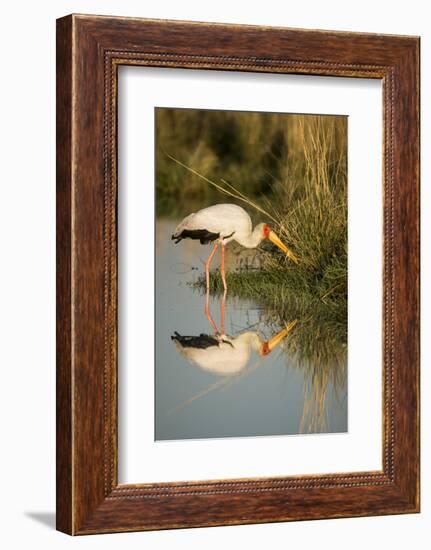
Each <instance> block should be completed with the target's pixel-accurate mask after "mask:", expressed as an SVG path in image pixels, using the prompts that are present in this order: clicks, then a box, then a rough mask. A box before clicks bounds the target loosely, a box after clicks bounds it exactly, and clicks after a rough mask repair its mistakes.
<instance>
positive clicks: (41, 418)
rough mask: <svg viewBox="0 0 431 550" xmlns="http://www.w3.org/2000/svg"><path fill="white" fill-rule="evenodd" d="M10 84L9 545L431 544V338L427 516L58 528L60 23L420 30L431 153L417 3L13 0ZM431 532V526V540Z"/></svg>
mask: <svg viewBox="0 0 431 550" xmlns="http://www.w3.org/2000/svg"><path fill="white" fill-rule="evenodd" d="M2 8H3V9H2V26H1V32H0V40H1V42H2V44H1V45H2V48H1V51H2V75H1V86H0V99H1V101H0V139H1V149H0V150H1V179H0V185H1V192H2V193H1V199H0V224H1V225H0V245H1V247H0V252H1V256H0V257H1V270H0V278H1V284H0V334H1V339H0V342H1V349H2V356H1V358H2V361H1V367H2V369H1V372H2V376H3V378H2V380H3V383H2V384H0V423H1V424H0V426H1V449H2V453H1V455H0V468H1V470H0V471H1V489H0V491H1V493H0V518H1V525H2V528H1V535H0V536H1V542H2V546H3V547H4V548H16V547H27V548H29V547H30V548H31V547H37V548H44V549H47V550H49V549H51V548H53V549H54V548H55V549H61V548H66V547H71V546H72V545H73V546H74V547H79V548H90V547H91V548H102V547H103V548H105V549H106V548H114V547H118V546H120V547H121V548H138V547H139V548H140V547H142V546H143V545H146V547H147V548H152V549H157V548H167V547H168V546H169V548H176V547H183V546H184V547H187V548H190V549H193V548H200V547H203V546H205V548H219V547H223V546H225V545H228V547H233V546H235V545H241V546H243V545H244V546H247V547H248V548H261V547H262V546H281V545H285V546H287V545H289V546H290V547H297V546H300V547H301V548H313V547H314V546H317V545H319V547H321V548H322V547H324V548H325V547H328V548H329V547H330V548H331V549H332V550H336V549H338V548H343V549H345V548H346V547H348V548H349V549H351V550H354V549H356V548H358V549H359V548H361V549H362V548H364V547H366V546H371V545H372V546H380V545H382V546H383V545H384V546H386V547H389V548H391V549H393V550H396V549H401V548H406V547H413V548H415V549H421V548H427V547H428V544H429V542H428V541H425V537H426V535H427V534H428V533H429V524H430V522H431V481H430V470H429V464H430V462H431V453H430V436H429V434H430V433H431V430H430V413H431V399H430V398H431V392H430V382H431V375H430V370H429V368H427V367H428V366H429V364H430V360H431V341H430V338H424V339H423V346H422V387H423V397H422V402H423V406H422V426H423V430H422V431H423V437H422V453H423V457H422V463H423V468H422V510H423V512H422V514H420V515H412V516H392V517H384V518H361V519H343V520H331V521H319V522H300V523H289V524H274V525H256V526H241V527H223V528H212V529H195V530H183V531H178V530H177V531H165V532H155V533H131V534H122V535H102V536H93V537H80V538H74V539H72V538H71V537H67V536H66V535H63V534H61V533H57V532H55V531H54V527H53V526H54V523H55V520H54V506H55V504H54V501H55V485H54V468H55V460H54V456H55V453H54V451H55V433H54V427H55V416H54V413H55V401H54V399H55V387H54V383H55V370H54V367H55V331H54V323H55V293H54V290H55V274H54V268H55V200H54V199H55V195H54V191H55V19H56V18H57V17H60V16H62V15H65V14H68V13H70V12H75V13H96V14H110V15H129V16H139V17H155V18H171V19H190V20H197V21H199V20H200V21H205V20H206V21H220V22H229V23H251V24H262V25H283V26H290V27H303V28H310V29H313V28H322V29H334V30H350V31H368V32H382V33H391V34H392V33H395V34H396V33H399V34H415V35H420V36H421V37H422V67H423V74H422V98H424V100H423V101H422V151H424V152H428V151H430V150H431V120H430V104H429V101H426V99H428V98H429V97H431V78H430V77H431V73H430V69H429V67H430V66H431V30H430V26H429V15H428V11H429V10H428V9H427V3H426V2H421V1H420V0H410V1H409V2H408V3H406V2H404V1H403V2H401V1H399V0H397V1H395V0H392V1H390V0H383V1H381V2H375V1H370V0H362V1H361V2H354V3H353V2H351V3H349V2H346V1H345V0H326V1H325V2H322V1H319V0H301V2H298V3H292V2H289V3H287V2H276V1H275V0H266V1H265V2H264V3H255V4H253V3H251V2H250V1H247V2H245V1H243V2H236V3H234V2H232V1H231V0H217V2H203V1H202V0H182V1H181V2H175V1H173V0H157V1H153V2H139V1H137V0H121V1H120V0H103V2H102V1H96V0H87V1H84V0H76V1H70V0H56V1H55V2H54V1H51V2H48V1H45V2H43V3H40V2H23V1H19V0H15V1H14V2H8V3H5V4H4V5H3V7H2ZM430 176H431V174H430V165H429V163H427V156H426V155H424V154H423V166H422V182H423V184H422V189H423V190H422V243H423V247H422V248H423V260H422V295H423V296H422V299H423V305H422V310H423V314H422V326H423V333H424V334H429V332H430V330H431V285H430V284H429V281H430V280H431V257H430V253H429V251H430V250H431V221H430V219H431V216H430V208H431V188H430V186H429V185H427V184H428V182H429V180H430ZM427 538H428V539H429V535H428V537H427Z"/></svg>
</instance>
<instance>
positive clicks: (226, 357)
mask: <svg viewBox="0 0 431 550" xmlns="http://www.w3.org/2000/svg"><path fill="white" fill-rule="evenodd" d="M225 300H226V293H224V295H223V298H222V300H221V305H220V308H221V331H219V330H218V328H217V325H216V323H215V322H214V319H213V318H212V316H211V312H210V309H209V298H208V293H207V298H206V305H205V313H206V315H207V318H208V320H209V322H210V324H211V326H212V327H213V329H214V334H213V335H210V334H206V333H201V334H199V335H197V336H184V335H181V334H180V333H178V332H175V333H174V335H173V336H171V339H172V341H173V342H174V343H175V345H176V347H177V350H178V351H179V352H180V353H181V355H183V357H185V358H186V359H187V361H188V362H190V363H192V364H194V365H196V366H198V367H199V368H201V369H202V370H204V371H207V372H211V373H213V374H218V375H223V376H232V375H237V374H239V373H241V372H242V371H243V370H245V369H246V367H247V364H248V363H249V361H250V357H251V355H252V352H255V353H256V354H257V355H258V356H260V357H264V356H266V355H268V354H269V353H271V352H272V351H273V350H274V349H275V348H276V347H277V346H278V345H279V344H280V342H281V341H282V340H283V338H285V337H286V336H287V334H288V333H289V332H290V331H291V330H292V329H293V327H294V326H295V325H296V323H297V321H296V320H295V321H292V322H290V323H289V324H288V325H286V327H285V328H284V329H283V330H281V331H280V332H278V333H277V334H276V335H274V336H273V337H272V338H270V339H269V340H265V339H264V338H263V337H262V336H261V335H260V334H259V332H257V331H245V332H242V333H240V334H238V335H236V336H229V335H227V334H225V328H224V325H225V322H224V317H225Z"/></svg>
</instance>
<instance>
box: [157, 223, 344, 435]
mask: <svg viewBox="0 0 431 550" xmlns="http://www.w3.org/2000/svg"><path fill="white" fill-rule="evenodd" d="M176 224H177V220H168V219H158V220H157V224H156V365H155V369H156V372H155V380H156V388H155V392H156V396H155V397H156V399H155V402H156V422H155V431H156V439H157V440H173V439H198V438H220V437H244V436H270V435H291V434H298V433H309V432H312V433H334V432H345V431H346V430H347V387H346V384H343V385H342V386H341V387H340V386H338V387H337V388H334V386H333V383H332V382H331V381H329V382H328V384H327V386H326V387H325V392H324V402H323V404H322V403H321V402H320V400H319V403H313V402H312V398H310V393H309V392H308V393H307V392H306V391H305V390H306V389H307V388H308V389H309V388H310V383H312V382H310V380H309V377H307V372H309V370H308V371H307V369H305V368H304V365H303V364H300V363H299V361H298V359H297V358H296V357H295V356H292V355H289V353H288V352H287V350H286V345H285V344H286V340H287V339H288V338H289V337H290V335H289V334H287V335H286V336H284V338H282V339H281V340H280V342H278V343H277V345H276V347H275V348H274V349H272V351H270V352H269V350H268V342H271V338H273V337H274V336H276V335H277V333H279V332H280V328H282V327H274V326H272V325H271V324H270V323H269V321H268V312H267V311H265V309H263V308H262V307H261V306H259V304H258V300H257V301H256V302H253V301H249V300H241V299H238V298H236V297H234V296H230V295H229V293H228V294H227V296H226V298H225V300H223V298H222V297H216V296H210V297H209V301H208V303H207V306H208V307H207V308H206V307H205V306H206V296H205V292H203V291H201V290H200V289H196V288H193V287H192V286H191V285H190V283H192V282H193V281H196V280H197V278H198V277H199V276H200V275H201V274H202V272H203V262H204V261H205V259H206V257H207V256H208V254H209V253H210V251H211V247H210V246H202V245H200V244H199V242H196V241H190V240H185V241H182V242H181V243H179V244H177V245H175V244H174V242H173V241H171V239H170V237H171V234H172V233H173V229H174V228H175V226H176ZM217 265H218V257H217V259H215V260H214V262H213V268H214V267H216V266H217ZM227 265H228V266H229V268H230V269H244V268H245V267H247V268H258V267H259V261H258V258H257V256H256V253H255V252H252V253H251V254H250V253H248V252H246V251H241V252H240V253H239V254H238V253H237V252H234V251H231V252H230V253H229V247H227ZM222 306H224V331H223V330H222V317H223V315H222ZM288 321H291V320H286V322H288ZM293 330H295V328H293ZM221 333H222V334H221ZM223 334H224V336H223ZM187 337H189V338H187ZM318 389H319V388H317V390H318ZM311 395H313V394H311ZM313 407H314V408H313ZM316 407H317V409H316V410H319V413H320V414H319V415H318V418H317V419H316V414H314V416H313V410H314V409H315V408H316ZM310 411H311V414H310Z"/></svg>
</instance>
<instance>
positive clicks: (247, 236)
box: [172, 204, 297, 290]
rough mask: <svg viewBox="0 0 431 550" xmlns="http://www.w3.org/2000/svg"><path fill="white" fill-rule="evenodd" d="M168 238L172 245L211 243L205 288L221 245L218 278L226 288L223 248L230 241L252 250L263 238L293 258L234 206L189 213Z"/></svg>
mask: <svg viewBox="0 0 431 550" xmlns="http://www.w3.org/2000/svg"><path fill="white" fill-rule="evenodd" d="M172 239H173V240H175V242H176V243H178V242H180V241H181V240H182V239H197V240H199V241H200V243H201V244H208V243H211V242H213V243H214V249H213V251H212V252H211V254H210V255H209V257H208V259H207V261H206V263H205V273H206V283H207V288H208V287H209V268H210V264H211V261H212V259H213V257H214V254H215V253H216V251H217V248H218V246H219V245H221V270H220V271H221V276H222V280H223V285H224V288H225V290H226V289H227V285H226V277H225V270H224V251H225V246H226V245H227V244H228V243H229V242H230V241H233V240H235V241H237V242H238V243H239V244H240V245H242V246H244V247H245V248H256V247H257V246H259V244H260V243H261V242H262V241H263V240H264V239H269V240H270V241H272V242H273V243H274V244H275V245H276V246H278V247H279V248H280V249H281V250H282V251H283V252H284V253H285V254H286V255H287V256H288V257H289V258H290V259H291V260H293V261H294V262H297V259H296V257H295V256H294V254H293V253H292V252H290V250H289V249H288V248H287V246H286V245H284V244H283V243H282V242H281V240H280V239H279V238H278V236H277V235H276V234H275V233H274V231H272V230H271V228H270V227H269V225H268V224H266V223H260V224H258V225H256V227H255V228H254V230H253V228H252V223H251V218H250V216H249V215H248V214H247V212H246V211H245V210H244V209H243V208H241V207H240V206H237V205H235V204H215V205H214V206H209V207H208V208H203V209H202V210H199V211H198V212H196V213H193V214H189V215H188V216H187V217H186V218H184V219H183V221H182V222H181V223H179V224H178V226H177V227H176V229H175V232H174V234H173V235H172Z"/></svg>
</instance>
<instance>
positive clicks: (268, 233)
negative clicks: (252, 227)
mask: <svg viewBox="0 0 431 550" xmlns="http://www.w3.org/2000/svg"><path fill="white" fill-rule="evenodd" d="M262 234H263V238H264V239H269V240H270V241H271V242H272V243H274V244H275V245H276V246H278V248H279V249H280V250H282V251H283V252H284V253H285V254H286V255H287V257H288V258H290V259H291V260H292V261H293V262H295V263H298V260H297V258H296V256H295V255H294V254H293V252H291V251H290V250H289V249H288V248H287V246H286V245H285V244H284V243H283V242H281V240H280V238H279V237H278V236H277V235H276V234H275V233H274V231H272V230H271V228H270V227H269V225H268V224H267V223H265V224H264V226H263V228H262Z"/></svg>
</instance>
